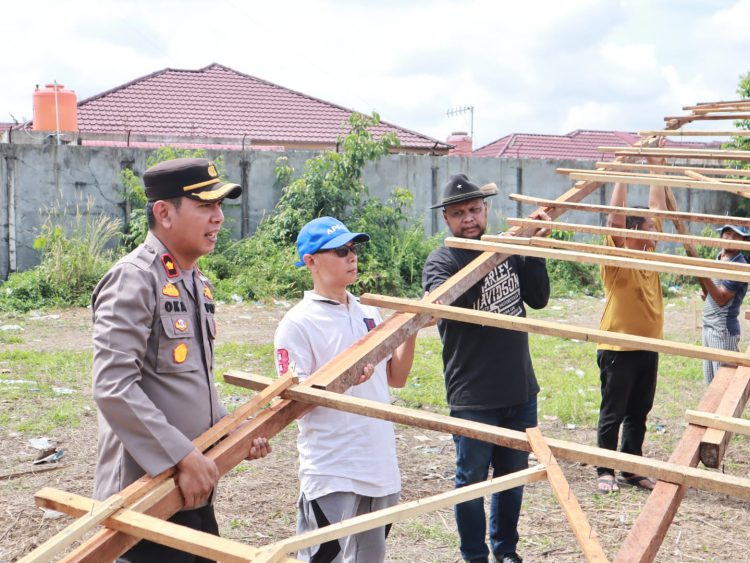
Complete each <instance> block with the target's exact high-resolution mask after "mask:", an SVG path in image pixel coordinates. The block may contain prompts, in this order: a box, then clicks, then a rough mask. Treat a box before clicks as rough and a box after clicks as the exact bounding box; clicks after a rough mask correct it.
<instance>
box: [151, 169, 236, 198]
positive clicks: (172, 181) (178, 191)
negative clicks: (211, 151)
mask: <svg viewBox="0 0 750 563" xmlns="http://www.w3.org/2000/svg"><path fill="white" fill-rule="evenodd" d="M143 184H144V185H145V186H146V197H148V199H149V200H150V201H156V200H158V199H170V198H173V197H189V198H191V199H196V200H198V201H217V200H220V199H224V198H225V197H228V198H231V199H234V198H237V197H239V196H240V194H241V193H242V187H241V186H239V185H238V184H233V183H232V182H222V181H221V180H220V179H219V172H218V171H217V170H216V166H215V165H214V163H213V162H211V161H210V160H208V159H206V158H175V159H173V160H167V161H165V162H160V163H159V164H157V165H156V166H152V167H151V168H149V169H148V170H146V172H145V173H144V174H143Z"/></svg>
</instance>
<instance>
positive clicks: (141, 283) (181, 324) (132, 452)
mask: <svg viewBox="0 0 750 563" xmlns="http://www.w3.org/2000/svg"><path fill="white" fill-rule="evenodd" d="M183 276H184V277H188V276H189V274H188V273H183V272H181V271H180V270H179V269H178V268H177V265H176V264H175V263H174V260H173V259H172V258H171V256H169V254H168V250H167V249H166V248H165V246H164V245H163V244H162V243H161V242H160V241H159V239H157V238H156V237H155V236H154V235H153V234H152V233H149V234H148V236H147V237H146V240H145V242H144V243H143V244H142V245H140V246H139V247H138V248H136V249H135V250H134V251H133V252H131V253H130V254H128V255H127V256H125V257H124V258H123V259H122V260H120V261H119V262H118V263H117V264H116V265H115V266H113V267H112V269H111V270H110V271H109V272H107V274H106V275H105V276H104V277H103V278H102V280H101V281H100V282H99V284H98V285H97V286H96V289H94V293H93V295H92V301H91V303H92V310H93V316H94V399H95V401H96V404H97V406H98V407H99V443H98V458H97V464H96V475H95V479H94V496H95V497H96V498H98V499H103V498H106V497H108V496H110V495H112V494H113V493H116V492H118V491H120V490H122V489H123V488H125V487H126V486H128V485H129V484H130V483H132V482H133V481H135V480H137V479H139V478H140V477H141V476H143V474H144V473H148V474H149V475H151V476H153V475H156V474H158V473H160V472H162V471H164V470H165V469H167V468H169V467H172V466H173V465H175V464H177V463H178V462H179V461H180V460H181V459H182V458H184V457H185V456H186V455H187V454H188V453H190V451H191V450H192V449H193V445H192V443H191V441H192V440H193V439H194V438H196V437H197V436H199V435H200V434H201V433H203V432H204V431H205V430H207V429H208V428H209V427H210V426H212V425H213V424H215V423H216V422H217V421H218V420H219V419H220V418H222V417H223V416H225V415H226V414H227V411H226V409H225V408H224V407H223V405H222V404H221V403H220V402H219V400H218V397H217V392H216V388H215V387H214V382H213V354H214V337H215V335H216V325H215V321H214V303H213V288H212V286H211V284H210V283H209V281H208V280H207V279H206V278H205V277H204V276H203V275H202V274H200V273H199V272H197V270H196V271H194V272H193V279H192V280H191V279H183Z"/></svg>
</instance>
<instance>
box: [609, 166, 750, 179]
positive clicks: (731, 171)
mask: <svg viewBox="0 0 750 563" xmlns="http://www.w3.org/2000/svg"><path fill="white" fill-rule="evenodd" d="M595 166H596V168H606V169H608V170H623V171H628V170H645V171H648V172H682V173H684V172H685V171H687V170H692V171H694V172H700V173H702V174H705V175H707V176H746V177H747V176H750V170H747V169H741V168H712V167H708V166H706V167H703V166H682V165H678V164H638V163H635V162H616V161H611V162H604V161H601V162H597V163H596V165H595ZM732 181H733V182H735V183H744V182H747V181H750V180H738V179H737V178H732Z"/></svg>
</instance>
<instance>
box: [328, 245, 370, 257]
mask: <svg viewBox="0 0 750 563" xmlns="http://www.w3.org/2000/svg"><path fill="white" fill-rule="evenodd" d="M361 250H362V243H359V242H355V243H354V244H353V245H351V246H346V245H344V246H339V247H338V248H331V249H330V250H327V251H326V252H335V253H336V256H338V257H339V258H346V257H347V256H349V252H351V253H352V254H354V255H355V256H358V255H359V253H360V251H361Z"/></svg>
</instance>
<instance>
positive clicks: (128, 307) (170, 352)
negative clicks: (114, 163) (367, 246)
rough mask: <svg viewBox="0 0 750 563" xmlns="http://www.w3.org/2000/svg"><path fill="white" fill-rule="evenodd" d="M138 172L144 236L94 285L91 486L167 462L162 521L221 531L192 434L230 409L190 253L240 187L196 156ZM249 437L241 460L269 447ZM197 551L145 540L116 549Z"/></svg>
mask: <svg viewBox="0 0 750 563" xmlns="http://www.w3.org/2000/svg"><path fill="white" fill-rule="evenodd" d="M143 182H144V184H145V187H146V195H147V197H148V204H147V207H146V213H147V216H148V224H149V233H148V236H147V237H146V240H145V242H144V243H143V244H141V245H140V246H139V247H138V248H136V249H135V250H134V251H133V252H131V253H130V254H128V255H127V256H125V257H124V258H123V259H121V260H120V261H119V262H118V263H117V264H116V265H115V266H113V267H112V269H111V270H110V271H109V272H107V274H106V275H105V276H104V277H103V278H102V280H101V281H100V282H99V284H98V285H97V286H96V289H94V293H93V295H92V309H93V316H94V399H95V401H96V404H97V406H98V407H99V443H98V459H97V464H96V475H95V481H94V496H95V497H96V498H99V499H104V498H106V497H108V496H110V495H112V494H114V493H117V492H118V491H120V490H122V489H123V488H125V487H126V486H128V485H129V484H130V483H132V482H133V481H135V480H137V479H139V478H140V477H142V476H143V474H144V473H147V474H148V475H151V476H154V475H157V474H158V473H161V472H162V471H164V470H165V469H169V468H170V467H175V468H176V482H177V485H178V487H179V489H180V491H181V493H182V495H183V498H184V507H185V509H184V510H183V511H181V512H178V513H177V514H175V515H174V516H173V517H172V518H171V519H170V520H171V521H173V522H176V523H178V524H182V525H186V526H189V527H191V528H194V529H197V530H202V531H204V532H209V533H214V534H218V526H217V523H216V519H215V517H214V512H213V507H212V504H211V500H212V493H213V490H214V487H215V486H216V483H217V482H218V479H219V471H218V469H217V467H216V464H215V463H214V462H213V460H211V459H209V458H208V457H206V456H204V455H203V454H202V453H201V452H200V451H199V450H198V449H196V447H195V446H194V445H193V443H192V440H193V439H195V438H196V437H197V436H199V435H200V434H202V433H203V432H204V431H205V430H207V429H208V428H209V427H211V426H212V425H214V424H216V422H218V421H219V419H221V418H222V417H223V416H225V415H226V414H227V410H226V409H225V408H224V406H223V405H222V404H221V403H220V402H219V399H218V396H217V392H216V388H215V387H214V382H213V360H214V338H215V337H216V321H215V320H214V314H215V306H214V296H213V288H212V286H211V283H210V282H209V281H208V279H206V277H205V276H203V274H202V273H201V272H200V271H199V270H198V269H197V267H196V266H195V263H196V260H197V259H198V258H199V257H201V256H203V255H205V254H208V253H209V252H211V251H212V250H213V249H214V246H215V245H216V239H217V236H218V234H219V230H220V228H221V225H222V223H223V221H224V215H223V214H222V211H221V203H222V201H223V199H224V198H225V197H229V198H236V197H238V196H239V195H240V194H241V193H242V188H241V187H240V186H239V185H237V184H233V183H229V182H222V181H221V180H220V178H219V175H218V173H217V171H216V168H215V166H214V164H213V163H211V162H210V161H208V160H206V159H202V158H180V159H175V160H170V161H167V162H163V163H161V164H157V165H156V166H154V167H152V168H150V169H148V170H147V171H146V173H145V174H144V176H143ZM247 448H248V453H247V456H248V459H254V458H257V457H263V456H265V455H266V454H267V453H268V451H269V450H270V447H269V446H268V443H267V441H266V440H265V439H264V438H259V439H256V440H255V441H254V442H253V443H248V444H247ZM200 560H201V559H200V558H196V557H194V556H192V555H189V554H186V553H183V552H180V551H177V550H174V549H171V548H168V547H164V546H161V545H158V544H153V543H151V542H147V541H141V542H140V543H139V544H138V545H136V546H135V547H134V548H133V549H131V550H130V551H128V552H127V553H126V554H124V555H123V556H122V558H121V559H120V561H129V562H136V561H138V562H143V561H159V563H167V562H172V561H180V562H183V561H184V562H192V561H200Z"/></svg>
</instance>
